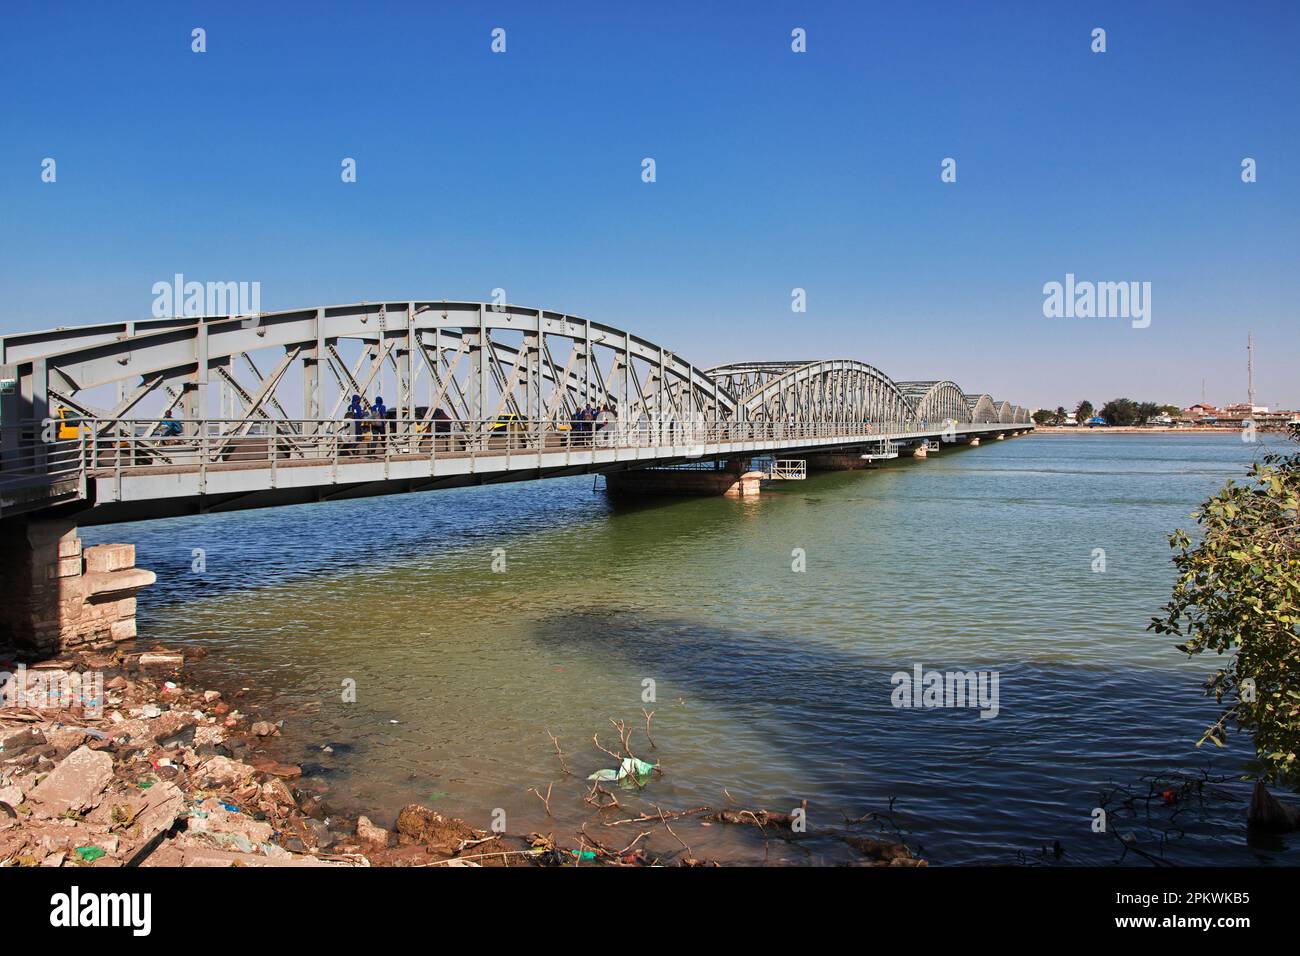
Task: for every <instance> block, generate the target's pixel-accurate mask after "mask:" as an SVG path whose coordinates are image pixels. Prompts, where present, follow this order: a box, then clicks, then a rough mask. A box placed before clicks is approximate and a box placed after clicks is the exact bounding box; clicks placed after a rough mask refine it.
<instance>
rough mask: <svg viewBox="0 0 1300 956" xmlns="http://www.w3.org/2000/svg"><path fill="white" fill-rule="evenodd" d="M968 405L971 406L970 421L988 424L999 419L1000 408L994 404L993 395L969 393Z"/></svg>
mask: <svg viewBox="0 0 1300 956" xmlns="http://www.w3.org/2000/svg"><path fill="white" fill-rule="evenodd" d="M966 405H967V407H969V408H970V421H972V422H975V423H976V424H986V423H989V422H996V421H997V420H998V408H997V406H996V405H994V404H993V396H992V395H988V394H984V395H967V396H966Z"/></svg>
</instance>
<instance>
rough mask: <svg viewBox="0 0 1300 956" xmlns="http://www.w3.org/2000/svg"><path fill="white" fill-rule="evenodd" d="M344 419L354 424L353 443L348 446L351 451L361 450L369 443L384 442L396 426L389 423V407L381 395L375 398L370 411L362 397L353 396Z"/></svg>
mask: <svg viewBox="0 0 1300 956" xmlns="http://www.w3.org/2000/svg"><path fill="white" fill-rule="evenodd" d="M343 417H344V418H345V419H347V420H348V421H350V422H352V442H350V443H349V444H348V445H347V446H346V447H348V448H351V449H356V448H360V447H362V446H363V445H364V444H365V443H367V442H378V441H382V440H383V439H384V437H385V436H386V435H387V434H388V432H389V431H390V430H391V429H392V427H393V424H394V423H393V422H390V421H389V415H388V406H387V405H385V404H384V399H383V397H382V396H380V395H376V396H375V401H374V403H373V404H372V405H371V406H370V409H369V410H367V409H366V406H365V403H364V402H363V401H362V400H361V396H360V395H353V396H352V402H351V404H349V405H348V410H347V411H346V412H344V413H343Z"/></svg>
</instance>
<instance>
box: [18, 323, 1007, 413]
mask: <svg viewBox="0 0 1300 956" xmlns="http://www.w3.org/2000/svg"><path fill="white" fill-rule="evenodd" d="M345 343H350V346H349V348H350V349H356V350H357V353H356V354H357V357H356V358H355V361H351V362H350V361H349V360H348V359H346V358H345V354H344V351H343V348H342V346H343V345H344V344H345ZM258 352H265V353H267V357H266V358H260V359H255V358H254V355H255V354H256V353H258ZM0 361H3V362H5V363H8V364H10V365H13V366H16V368H17V370H18V375H19V378H20V387H19V390H18V391H19V399H20V400H21V401H19V402H18V404H17V405H7V406H6V414H12V412H11V409H14V408H16V412H17V413H16V414H13V417H14V418H16V419H32V418H35V419H41V418H45V417H47V416H48V415H49V414H50V412H51V410H52V407H53V404H62V405H65V406H67V407H68V408H69V409H70V410H71V411H73V412H75V413H77V414H80V415H83V416H85V417H88V418H94V419H96V420H97V421H100V422H103V423H107V424H106V426H105V427H107V428H111V427H112V426H113V425H114V423H115V422H117V421H119V420H124V419H126V417H127V415H128V413H129V414H131V415H132V416H133V417H135V418H137V419H139V418H142V417H148V411H149V409H146V408H144V405H145V404H146V399H148V398H149V397H150V396H151V395H153V396H154V397H155V402H154V405H155V406H156V407H155V408H154V409H153V410H154V412H155V413H156V414H157V415H158V416H159V417H163V416H171V415H173V413H174V412H175V411H176V409H177V408H178V407H179V409H180V412H181V414H180V417H182V418H186V419H203V418H211V417H212V416H211V415H210V414H209V410H208V408H207V385H208V384H209V382H211V383H214V384H215V385H216V386H217V387H218V388H220V390H221V393H222V403H221V408H222V414H221V415H219V416H217V417H218V418H230V419H233V421H235V422H236V423H237V425H238V427H239V428H241V429H243V428H244V427H245V426H246V425H248V424H251V423H254V422H259V421H269V420H272V419H273V418H274V417H276V416H278V417H279V418H280V419H282V420H288V419H291V418H294V417H298V418H308V419H312V418H316V417H319V418H321V419H326V420H334V419H336V418H337V417H338V415H339V414H340V413H341V411H342V409H343V408H344V407H345V406H346V404H347V401H348V397H349V395H352V394H356V395H360V396H361V398H362V404H363V407H365V408H366V409H369V407H370V402H371V397H372V396H371V393H372V391H373V390H377V388H378V385H379V383H380V382H383V381H389V382H391V381H393V378H395V380H396V383H397V392H396V393H395V395H396V408H395V412H396V414H397V416H398V418H400V419H402V420H412V419H415V418H417V417H423V418H426V419H428V418H430V417H432V416H433V415H434V413H435V410H439V409H440V410H441V411H442V413H443V414H446V415H447V416H448V417H450V418H451V419H453V420H457V419H458V420H464V421H483V420H486V419H491V418H494V417H495V416H497V415H505V414H509V415H514V416H518V417H520V418H524V419H528V420H564V419H568V418H571V417H572V416H573V415H574V414H575V413H576V411H577V410H578V409H579V408H581V407H582V406H583V405H584V404H586V403H589V402H590V403H595V404H598V405H600V404H608V405H610V406H611V408H612V409H613V411H614V413H615V414H616V415H617V416H618V417H619V418H620V419H622V420H625V421H629V422H634V421H638V420H643V419H644V420H651V421H663V422H671V421H687V420H703V419H712V420H717V421H723V420H733V421H734V420H746V421H755V422H772V421H779V422H789V421H791V420H797V421H799V422H806V423H814V424H815V423H824V422H832V421H843V422H848V421H857V422H897V423H908V422H921V421H931V422H939V421H946V420H948V419H951V420H954V421H957V422H963V423H965V422H976V423H998V422H1019V421H1023V420H1027V419H1028V413H1027V412H1025V411H1024V410H1023V409H1020V408H1019V407H1017V406H1011V405H1009V404H1008V403H1006V402H1003V403H1000V404H996V405H995V404H994V402H993V400H992V398H991V397H990V396H988V395H973V396H972V395H966V394H965V393H963V391H962V389H961V388H960V387H959V386H958V385H957V384H956V383H954V382H951V381H948V380H936V381H926V382H903V383H895V382H894V381H893V380H892V379H890V378H889V376H887V375H885V374H884V373H883V372H881V371H880V370H879V369H877V368H875V367H873V366H871V365H867V364H865V363H862V362H858V361H853V360H848V359H828V360H821V361H774V362H742V363H736V364H731V365H724V366H718V367H716V368H713V369H710V370H708V371H707V372H706V371H703V370H701V369H699V368H697V367H695V366H694V365H692V364H691V363H689V362H687V361H685V360H683V359H681V358H680V357H678V356H677V355H676V354H675V353H673V352H670V351H668V350H666V349H664V348H662V347H660V346H658V345H655V344H653V343H651V342H649V341H646V340H645V339H642V338H639V337H638V336H636V335H633V334H631V333H629V332H626V331H623V330H620V329H617V328H614V327H612V326H609V325H605V324H601V323H596V322H591V321H588V320H586V319H581V318H578V317H575V316H570V315H566V314H564V313H560V312H552V311H547V310H542V309H528V308H521V307H516V306H509V305H504V306H497V305H493V304H485V303H479V302H445V301H429V302H395V303H393V302H379V303H359V304H354V305H340V306H327V307H320V308H311V309H300V310H290V311H284V312H274V313H267V314H263V315H259V316H250V317H231V316H224V317H204V318H184V317H177V318H168V319H149V320H144V321H139V322H126V323H104V324H100V325H93V326H85V327H78V328H62V329H54V330H51V331H47V332H33V333H21V334H18V335H11V336H6V337H3V338H0ZM321 365H324V366H325V370H322V369H321V368H320V366H321ZM295 366H301V368H302V393H301V402H299V401H298V398H297V396H294V397H293V398H290V397H289V396H288V395H286V394H285V393H286V391H287V390H288V389H287V388H285V386H284V384H283V383H284V382H285V381H286V380H287V379H288V378H289V377H290V374H289V373H290V371H291V369H293V368H294V367H295ZM262 368H273V369H274V371H273V372H272V373H271V374H270V375H267V376H264V375H263V373H262V371H261V369H262ZM323 371H324V372H325V374H322V372H323ZM240 372H243V373H245V381H243V382H241V381H240V380H239V378H238V374H239V373H240ZM248 373H251V380H250V379H249V378H248ZM390 373H391V375H392V376H393V378H389V377H388V376H389V374H390ZM421 383H423V384H424V386H425V389H426V394H425V395H423V396H421V395H419V394H418V392H419V388H418V386H419V385H421ZM113 385H116V386H117V394H118V397H117V399H116V400H115V402H114V403H113V404H112V405H111V406H110V407H107V408H97V407H95V406H94V404H92V402H91V398H90V396H89V393H91V392H92V390H94V389H101V388H106V387H110V386H113ZM327 391H328V392H329V394H326V392H327ZM227 398H229V399H230V405H231V410H230V413H229V415H227V413H226V399H227ZM236 404H238V405H240V406H242V407H240V409H239V410H238V411H237V412H236V411H235V405H236ZM299 404H301V407H302V409H303V410H304V412H307V411H310V412H311V413H312V414H311V415H302V416H294V415H291V413H290V407H292V408H296V407H298V406H299ZM286 406H290V407H286Z"/></svg>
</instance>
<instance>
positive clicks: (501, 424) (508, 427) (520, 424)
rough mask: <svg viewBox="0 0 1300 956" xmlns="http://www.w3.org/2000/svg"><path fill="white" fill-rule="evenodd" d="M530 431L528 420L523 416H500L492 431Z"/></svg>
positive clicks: (493, 424)
mask: <svg viewBox="0 0 1300 956" xmlns="http://www.w3.org/2000/svg"><path fill="white" fill-rule="evenodd" d="M527 429H528V419H526V418H524V417H523V416H522V415H498V416H497V420H496V421H495V422H493V423H492V428H491V429H490V430H491V431H494V432H497V431H512V432H522V431H526V430H527Z"/></svg>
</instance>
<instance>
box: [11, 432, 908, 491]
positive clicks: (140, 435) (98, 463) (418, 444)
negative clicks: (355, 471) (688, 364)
mask: <svg viewBox="0 0 1300 956" xmlns="http://www.w3.org/2000/svg"><path fill="white" fill-rule="evenodd" d="M0 431H3V433H4V435H3V444H2V445H0V447H2V448H3V454H0V485H2V484H4V483H6V482H13V481H17V480H23V479H26V480H29V481H30V480H39V479H46V480H49V479H52V478H56V477H59V476H69V475H76V474H77V473H79V472H80V473H83V474H89V475H93V476H95V477H107V476H111V475H114V474H116V475H121V474H123V473H126V472H131V473H134V472H136V470H137V469H175V470H181V471H184V470H189V469H194V468H199V469H208V468H219V469H233V468H265V467H269V468H273V469H274V468H279V467H293V466H294V465H297V464H308V463H322V462H328V463H334V464H347V463H351V462H361V461H373V460H377V459H411V458H426V457H427V458H442V457H464V456H500V455H505V456H506V457H507V458H508V457H510V456H511V455H514V454H522V453H528V454H536V453H539V452H578V451H589V450H592V449H597V450H599V449H605V448H610V449H612V448H624V449H626V448H638V449H662V450H664V451H665V454H667V455H670V456H677V455H682V456H690V455H692V454H696V455H698V454H705V453H707V449H708V447H709V446H714V447H717V446H725V445H735V444H757V445H760V446H768V447H782V446H784V447H787V448H795V447H798V445H799V443H800V442H804V441H808V442H814V441H815V442H819V443H823V442H825V440H827V439H835V438H843V439H845V440H846V441H849V440H863V439H869V438H870V437H871V436H873V435H891V434H892V435H897V434H900V433H904V434H905V433H917V432H925V431H934V426H933V425H927V424H926V423H917V422H849V421H840V422H799V421H786V422H747V421H733V420H703V419H696V420H692V419H666V420H658V421H656V420H653V419H646V418H642V419H639V420H637V421H635V422H622V421H619V420H618V419H617V418H612V419H610V420H609V421H607V422H603V423H602V422H599V421H596V422H593V421H588V420H581V419H573V420H545V421H542V420H536V419H526V418H524V417H521V416H517V415H498V416H495V417H493V418H487V419H480V420H469V421H466V420H456V419H426V420H420V421H415V420H409V419H338V420H289V419H266V420H258V421H249V420H247V419H239V420H234V419H205V420H201V421H192V420H184V419H171V418H164V419H134V420H123V419H115V420H111V421H109V420H103V419H94V418H62V419H58V420H53V421H51V420H46V421H44V422H39V423H38V422H32V423H25V424H22V425H19V426H10V427H7V428H5V429H0Z"/></svg>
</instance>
